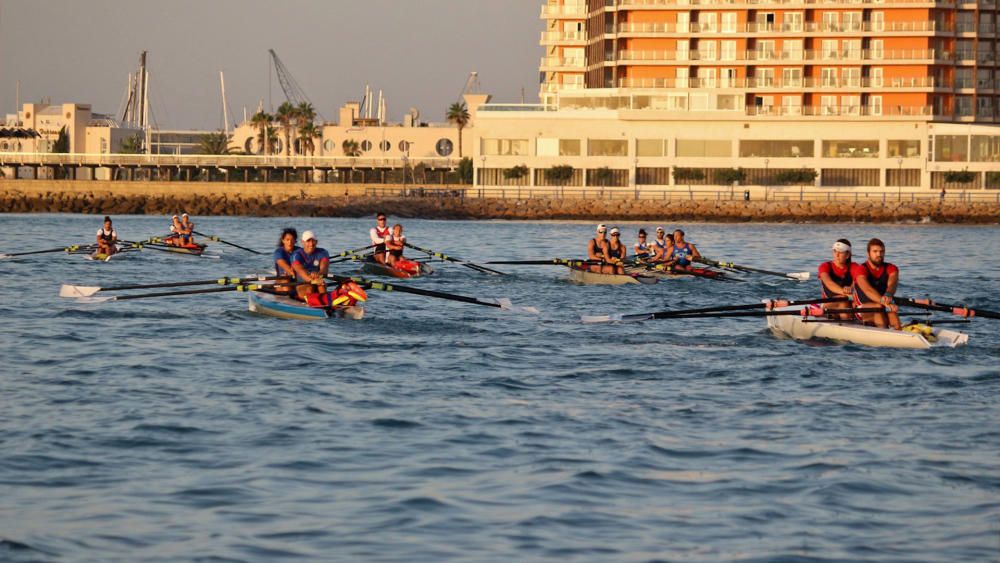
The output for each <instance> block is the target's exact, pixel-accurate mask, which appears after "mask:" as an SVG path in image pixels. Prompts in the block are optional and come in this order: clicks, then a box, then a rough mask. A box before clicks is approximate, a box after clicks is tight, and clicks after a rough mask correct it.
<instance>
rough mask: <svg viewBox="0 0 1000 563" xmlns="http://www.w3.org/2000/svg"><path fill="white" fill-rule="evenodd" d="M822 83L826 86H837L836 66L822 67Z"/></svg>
mask: <svg viewBox="0 0 1000 563" xmlns="http://www.w3.org/2000/svg"><path fill="white" fill-rule="evenodd" d="M820 85H821V86H824V87H826V88H834V87H836V86H837V69H835V68H823V69H820Z"/></svg>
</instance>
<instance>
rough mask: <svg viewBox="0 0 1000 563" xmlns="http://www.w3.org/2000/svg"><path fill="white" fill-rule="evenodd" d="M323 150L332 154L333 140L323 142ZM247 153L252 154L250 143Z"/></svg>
mask: <svg viewBox="0 0 1000 563" xmlns="http://www.w3.org/2000/svg"><path fill="white" fill-rule="evenodd" d="M323 150H324V151H326V152H330V151H332V150H333V139H327V140H325V141H323ZM247 152H248V153H249V152H250V148H249V142H248V143H247Z"/></svg>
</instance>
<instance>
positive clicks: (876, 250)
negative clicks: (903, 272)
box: [851, 238, 903, 330]
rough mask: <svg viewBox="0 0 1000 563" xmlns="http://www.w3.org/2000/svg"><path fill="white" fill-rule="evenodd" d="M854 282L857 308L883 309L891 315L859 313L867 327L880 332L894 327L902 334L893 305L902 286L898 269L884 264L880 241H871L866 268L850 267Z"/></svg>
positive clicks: (864, 265)
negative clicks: (899, 287)
mask: <svg viewBox="0 0 1000 563" xmlns="http://www.w3.org/2000/svg"><path fill="white" fill-rule="evenodd" d="M851 276H852V277H853V278H854V304H855V305H856V306H858V307H876V306H879V305H881V306H882V307H885V308H886V309H887V311H888V312H885V313H859V314H858V317H860V319H861V321H862V322H863V323H865V324H874V325H875V326H877V327H879V328H886V327H892V328H894V329H896V330H902V328H903V327H902V326H901V325H900V323H899V307H897V306H896V304H895V303H893V302H892V297H893V296H894V295H895V294H896V287H897V286H898V285H899V268H897V267H896V266H895V265H894V264H890V263H888V262H886V261H885V243H884V242H882V241H881V240H879V239H877V238H873V239H871V240H870V241H868V259H867V260H865V262H864V263H863V264H853V265H852V266H851Z"/></svg>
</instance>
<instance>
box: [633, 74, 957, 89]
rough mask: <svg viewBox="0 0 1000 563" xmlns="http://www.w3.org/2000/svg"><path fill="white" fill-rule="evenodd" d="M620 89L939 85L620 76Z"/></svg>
mask: <svg viewBox="0 0 1000 563" xmlns="http://www.w3.org/2000/svg"><path fill="white" fill-rule="evenodd" d="M618 87H619V88H634V89H659V88H676V89H684V88H698V89H727V88H729V89H732V88H738V89H755V90H798V91H801V90H822V89H853V90H859V89H872V88H874V89H878V90H914V89H923V88H936V87H939V85H938V84H937V83H936V81H935V79H934V78H931V77H912V78H891V79H872V78H826V79H824V78H789V79H780V78H770V77H753V78H705V77H695V78H619V79H618Z"/></svg>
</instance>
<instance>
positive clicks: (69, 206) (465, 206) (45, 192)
mask: <svg viewBox="0 0 1000 563" xmlns="http://www.w3.org/2000/svg"><path fill="white" fill-rule="evenodd" d="M366 187H367V186H358V185H346V186H345V185H337V184H260V183H256V184H220V183H207V182H206V183H204V184H202V183H170V182H102V181H69V180H60V181H53V180H38V181H25V180H17V181H7V182H3V181H0V212H3V213H87V214H110V215H121V214H151V215H169V214H172V213H176V212H178V211H186V212H188V213H191V214H192V215H244V216H262V217H269V216H324V217H360V216H367V215H371V214H373V213H375V212H376V211H377V210H382V211H384V212H385V213H389V214H390V215H393V216H398V217H420V218H428V219H510V220H545V219H581V220H597V221H611V220H636V221H646V220H649V221H656V220H664V219H671V220H691V221H729V222H753V221H760V222H886V223H896V222H921V221H932V222H937V223H968V224H997V223H1000V206H998V205H997V203H996V202H988V201H979V202H976V201H973V202H967V201H958V200H951V199H949V200H944V201H941V200H938V199H925V200H917V201H887V202H883V201H881V200H860V201H795V200H793V201H760V200H751V201H742V200H737V201H730V200H723V201H716V200H687V199H683V200H668V201H661V200H634V199H614V200H583V199H557V198H533V199H479V198H461V197H406V198H404V197H398V196H386V197H371V196H365V195H364V190H365V188H366Z"/></svg>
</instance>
